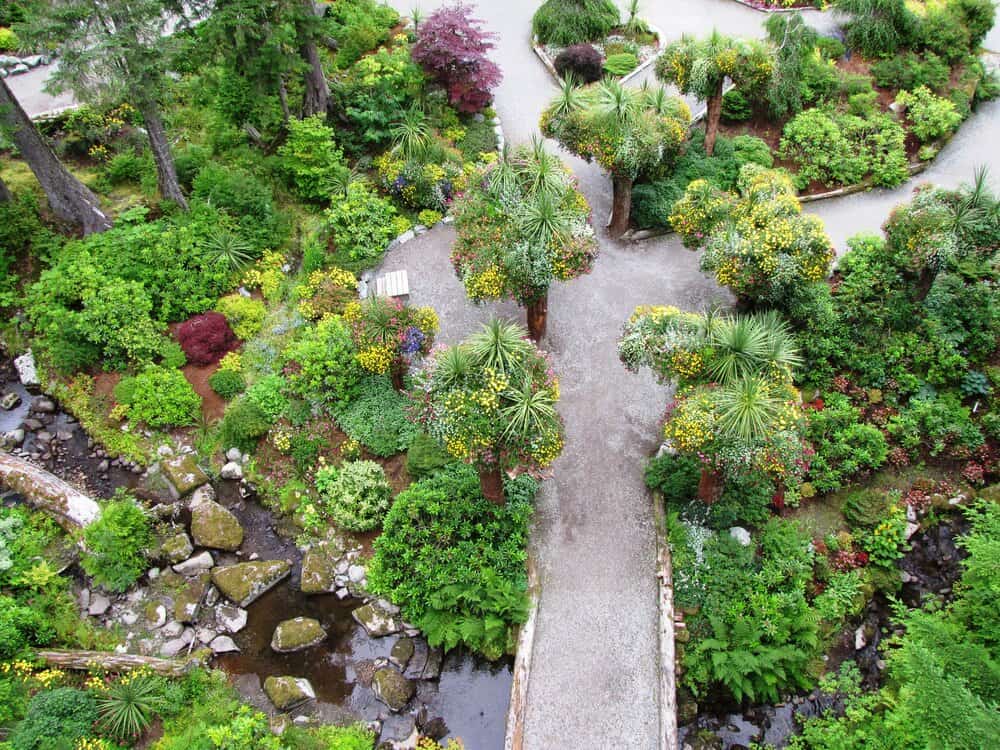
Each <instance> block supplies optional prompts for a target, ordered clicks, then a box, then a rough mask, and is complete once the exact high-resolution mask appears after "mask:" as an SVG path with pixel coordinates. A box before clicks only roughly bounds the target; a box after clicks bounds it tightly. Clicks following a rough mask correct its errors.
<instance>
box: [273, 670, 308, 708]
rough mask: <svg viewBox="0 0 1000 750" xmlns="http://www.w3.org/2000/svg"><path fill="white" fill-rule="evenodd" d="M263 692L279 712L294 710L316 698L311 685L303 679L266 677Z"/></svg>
mask: <svg viewBox="0 0 1000 750" xmlns="http://www.w3.org/2000/svg"><path fill="white" fill-rule="evenodd" d="M264 692H265V693H267V697H268V698H270V699H271V703H273V704H274V707H275V708H277V709H278V710H279V711H287V710H289V709H290V708H295V706H298V705H300V704H302V703H305V702H306V701H310V700H313V699H314V698H315V697H316V692H315V691H314V690H313V686H312V684H310V682H309V680H307V679H306V678H304V677H274V676H272V677H268V678H267V679H266V680H264Z"/></svg>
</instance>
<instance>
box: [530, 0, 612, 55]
mask: <svg viewBox="0 0 1000 750" xmlns="http://www.w3.org/2000/svg"><path fill="white" fill-rule="evenodd" d="M620 20H621V19H620V16H619V14H618V8H617V7H615V4H614V3H613V2H610V0H545V2H543V3H542V4H541V6H540V7H539V8H538V10H536V11H535V15H534V17H533V18H532V20H531V28H532V31H533V32H534V34H535V36H536V37H538V41H540V42H541V43H542V44H558V45H560V46H563V47H568V46H570V45H573V44H580V43H582V42H596V41H599V40H601V39H603V38H604V37H606V36H607V35H608V33H609V32H610V31H611V29H613V28H614V27H615V26H617V25H618V23H619V22H620Z"/></svg>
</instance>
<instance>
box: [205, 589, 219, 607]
mask: <svg viewBox="0 0 1000 750" xmlns="http://www.w3.org/2000/svg"><path fill="white" fill-rule="evenodd" d="M219 596H220V594H219V590H218V589H217V588H215V586H209V587H208V591H206V592H205V606H206V607H214V606H215V605H216V604H218V603H219Z"/></svg>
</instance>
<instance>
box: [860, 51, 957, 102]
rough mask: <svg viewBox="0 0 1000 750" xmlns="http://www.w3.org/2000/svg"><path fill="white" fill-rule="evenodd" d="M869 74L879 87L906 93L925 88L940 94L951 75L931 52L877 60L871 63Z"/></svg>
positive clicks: (912, 53)
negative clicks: (905, 91) (900, 90)
mask: <svg viewBox="0 0 1000 750" xmlns="http://www.w3.org/2000/svg"><path fill="white" fill-rule="evenodd" d="M871 72H872V77H873V78H874V79H875V83H876V84H878V85H879V86H882V87H884V88H893V89H905V90H907V91H912V90H913V89H915V88H917V87H918V86H927V87H928V88H929V89H932V90H934V91H938V92H940V91H942V90H944V89H945V87H946V86H947V84H948V77H949V76H950V75H951V69H950V68H949V67H948V63H946V62H945V61H944V60H942V59H941V58H940V57H938V56H937V55H935V54H934V53H933V52H927V53H926V54H923V55H918V54H917V53H915V52H904V53H902V54H899V55H895V56H893V57H889V58H886V59H885V60H878V61H877V62H875V63H872V66H871Z"/></svg>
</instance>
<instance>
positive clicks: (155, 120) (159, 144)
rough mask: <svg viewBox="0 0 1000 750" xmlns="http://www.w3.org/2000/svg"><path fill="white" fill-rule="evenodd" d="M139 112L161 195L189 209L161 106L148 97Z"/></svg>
mask: <svg viewBox="0 0 1000 750" xmlns="http://www.w3.org/2000/svg"><path fill="white" fill-rule="evenodd" d="M139 112H140V113H141V114H142V121H143V123H145V125H146V135H147V136H148V137H149V147H150V148H151V149H152V151H153V161H155V162H156V182H157V184H158V185H159V187H160V196H161V197H162V198H163V199H164V200H168V201H173V202H174V203H176V204H177V205H178V206H180V207H181V208H183V209H185V210H187V207H188V204H187V199H186V198H185V197H184V193H183V192H181V184H180V182H179V181H178V179H177V169H176V168H175V167H174V157H173V156H172V155H171V153H170V142H169V141H168V140H167V131H166V129H165V128H164V127H163V120H162V119H160V108H159V106H158V105H157V103H156V102H155V101H153V100H152V99H146V100H145V101H143V102H141V103H140V105H139Z"/></svg>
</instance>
